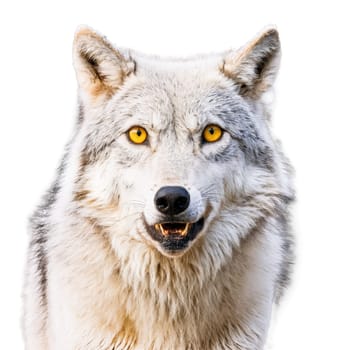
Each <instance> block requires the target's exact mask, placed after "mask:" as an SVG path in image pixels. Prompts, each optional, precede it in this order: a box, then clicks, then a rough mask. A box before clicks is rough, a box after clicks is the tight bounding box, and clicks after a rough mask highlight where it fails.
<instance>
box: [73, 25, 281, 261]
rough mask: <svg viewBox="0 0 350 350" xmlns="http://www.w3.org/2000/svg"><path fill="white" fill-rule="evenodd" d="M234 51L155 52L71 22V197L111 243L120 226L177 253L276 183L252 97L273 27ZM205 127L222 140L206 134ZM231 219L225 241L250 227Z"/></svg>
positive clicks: (264, 68) (269, 56)
mask: <svg viewBox="0 0 350 350" xmlns="http://www.w3.org/2000/svg"><path fill="white" fill-rule="evenodd" d="M231 55H232V53H226V55H225V56H224V57H223V58H222V59H221V60H220V59H218V57H211V56H210V57H197V58H194V59H189V60H171V59H169V60H164V61H158V60H156V59H153V58H152V57H144V56H141V55H138V54H136V53H130V52H129V53H127V54H125V53H124V54H122V53H120V52H119V51H115V49H113V48H112V46H111V45H110V44H108V43H107V42H106V41H105V40H104V39H102V38H100V37H99V36H97V34H95V33H94V32H91V31H89V30H86V29H84V30H82V31H80V32H78V34H77V36H76V40H75V65H76V70H77V76H78V81H79V82H80V87H81V89H82V91H81V111H82V113H81V119H82V121H81V123H82V126H81V131H80V132H81V134H82V135H83V137H82V138H83V140H82V144H81V150H80V154H81V160H80V163H81V166H80V170H79V175H78V181H77V186H76V189H75V191H76V199H77V200H78V201H79V202H80V205H81V206H82V207H83V208H84V210H85V211H86V215H87V216H88V217H90V218H91V217H93V218H95V219H96V220H97V221H98V222H99V223H100V224H101V225H102V226H104V227H108V228H109V231H110V232H111V239H112V241H113V240H115V241H117V240H118V232H121V234H122V235H125V232H128V235H129V238H130V240H131V239H132V240H138V241H140V242H143V243H144V244H147V245H150V246H152V247H155V248H156V249H158V250H159V251H160V252H161V253H162V254H165V255H168V256H175V255H176V256H178V255H182V254H184V253H185V252H186V251H187V250H188V249H190V247H191V246H192V245H193V244H195V243H196V241H197V240H198V239H199V238H200V237H201V236H202V235H205V234H208V231H209V230H210V228H212V227H213V226H215V227H216V229H215V230H217V229H218V230H219V231H225V225H227V217H228V218H229V220H230V221H231V220H234V217H235V215H234V214H233V212H237V214H239V213H240V211H241V210H242V208H240V207H241V206H242V205H241V204H240V203H241V202H242V201H243V202H244V203H245V204H244V205H243V207H244V208H245V207H247V197H249V196H250V197H253V196H254V195H255V194H256V193H259V195H260V196H263V195H264V193H266V192H267V193H269V196H270V194H271V192H277V191H278V188H277V187H278V185H277V184H274V180H273V178H272V176H271V171H273V170H274V168H275V164H274V158H273V157H274V156H273V150H272V149H273V141H272V139H271V136H270V135H269V131H268V128H267V118H266V115H264V112H265V111H264V108H263V106H259V105H258V104H257V99H259V98H260V97H261V95H262V93H263V92H265V91H266V90H267V89H268V88H269V87H270V86H271V83H272V82H273V78H274V74H275V70H276V65H277V63H278V59H279V42H278V36H277V33H276V31H274V30H270V31H267V32H265V33H264V34H263V35H262V36H260V37H259V38H258V39H257V40H256V41H255V42H254V43H251V44H250V45H249V46H248V47H245V48H243V49H241V50H240V52H239V53H238V54H236V55H235V56H232V57H231ZM210 127H211V129H210ZM213 127H214V128H213ZM133 128H139V130H138V132H139V133H140V134H141V132H142V133H144V135H140V136H141V137H144V138H145V139H144V140H143V139H142V142H138V141H137V140H136V142H134V141H133V140H132V139H131V138H130V132H131V131H132V130H133ZM135 130H136V129H135ZM208 132H209V133H210V132H212V133H214V132H216V133H220V135H219V138H218V139H215V140H214V141H212V140H210V139H206V136H205V133H208ZM136 136H137V135H136ZM214 136H216V135H214ZM137 137H139V136H137ZM257 206H258V205H257V204H255V207H257ZM259 206H261V208H260V209H261V210H262V209H263V208H264V209H265V210H267V209H268V208H265V206H266V203H264V205H261V204H259ZM254 209H255V210H256V213H255V215H257V216H258V215H259V213H258V208H254ZM232 218H233V219H232ZM253 219H256V218H255V217H254V218H253ZM220 226H221V228H220ZM236 226H237V225H235V230H233V231H232V230H231V232H230V235H231V237H230V238H229V240H230V241H231V242H238V241H239V239H240V238H241V237H244V235H245V234H246V233H247V231H248V230H249V228H250V227H239V226H237V227H236ZM248 226H249V225H248Z"/></svg>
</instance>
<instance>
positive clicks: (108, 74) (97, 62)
mask: <svg viewBox="0 0 350 350" xmlns="http://www.w3.org/2000/svg"><path fill="white" fill-rule="evenodd" d="M73 60H74V67H75V71H76V75H77V80H78V84H79V87H80V88H81V89H82V90H83V91H84V92H85V93H86V94H87V95H88V96H89V97H90V98H92V99H96V98H99V97H102V98H108V97H110V96H112V95H113V94H114V92H115V91H117V90H118V88H120V86H121V85H122V84H123V82H124V80H125V78H126V77H127V76H129V75H130V74H131V73H132V72H134V71H135V62H134V61H132V60H131V59H130V58H126V57H124V56H123V55H122V54H121V53H120V52H119V51H117V50H116V49H115V48H114V47H113V46H112V45H111V44H110V43H109V42H108V41H107V40H106V39H105V38H103V37H101V36H100V35H99V34H97V33H96V32H94V31H93V30H91V29H90V28H87V27H80V28H79V29H78V30H77V32H76V34H75V39H74V44H73Z"/></svg>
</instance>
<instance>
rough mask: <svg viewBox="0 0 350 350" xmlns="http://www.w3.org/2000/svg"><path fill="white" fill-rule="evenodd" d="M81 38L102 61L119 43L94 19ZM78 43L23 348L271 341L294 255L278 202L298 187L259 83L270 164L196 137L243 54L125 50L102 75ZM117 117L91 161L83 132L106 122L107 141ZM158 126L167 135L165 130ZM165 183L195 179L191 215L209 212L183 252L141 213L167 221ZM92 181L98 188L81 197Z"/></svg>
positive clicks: (30, 275) (32, 260)
mask: <svg viewBox="0 0 350 350" xmlns="http://www.w3.org/2000/svg"><path fill="white" fill-rule="evenodd" d="M263 35H265V34H263ZM81 38H83V39H81ZM96 40H97V42H98V45H96V44H95V43H96ZM82 42H83V44H84V45H88V46H89V45H90V46H91V47H90V46H89V50H90V51H91V52H94V50H96V53H95V54H96V55H97V57H98V58H99V59H100V60H101V62H104V60H106V59H108V57H110V55H111V52H112V51H113V50H111V48H110V46H108V47H107V49H102V51H101V47H102V48H103V47H104V45H105V43H106V42H105V40H104V39H101V38H100V37H99V36H98V35H97V34H96V33H94V32H90V31H89V30H88V29H84V30H82V31H81V32H80V33H78V34H77V39H76V44H75V47H79V45H82V44H81V43H82ZM108 45H109V44H108ZM252 45H253V44H251V46H252ZM254 45H256V43H255V44H254ZM254 45H253V46H254ZM251 46H250V47H249V50H251ZM96 47H97V48H96ZM249 50H248V51H249ZM79 52H80V51H79V50H78V51H75V64H76V67H77V75H78V81H79V82H80V99H81V100H82V106H83V109H84V116H83V121H82V122H81V123H80V125H79V127H78V128H77V131H76V133H75V135H74V137H73V140H72V142H71V143H70V145H69V148H68V153H67V157H66V158H65V161H64V170H63V171H62V173H61V175H60V176H59V177H58V180H57V181H58V184H59V186H58V187H59V190H58V191H57V193H56V197H55V201H54V202H53V203H52V205H51V207H50V210H49V211H48V212H47V213H46V214H47V215H46V216H45V217H44V219H43V220H44V223H45V225H46V226H47V232H46V234H47V236H46V238H45V239H46V241H45V244H43V247H44V249H43V252H42V254H45V259H44V261H45V266H46V275H45V276H46V280H45V285H44V286H42V282H41V283H40V282H39V280H40V275H41V272H40V271H39V270H40V269H39V268H38V260H39V257H38V256H39V254H38V253H37V252H36V251H34V250H33V248H31V249H30V252H29V259H28V270H27V281H26V286H25V293H24V295H25V319H24V324H25V339H26V349H27V350H83V349H84V350H97V349H100V350H107V349H108V350H112V349H114V350H117V349H130V350H174V349H184V350H186V349H188V350H190V349H193V350H194V349H206V350H214V349H217V350H219V349H236V350H237V349H245V350H248V349H249V350H258V349H262V348H263V345H264V342H265V338H266V335H267V331H268V327H269V321H270V313H271V310H272V306H273V304H274V302H275V301H276V298H277V294H279V292H280V286H279V285H278V283H279V282H278V278H279V275H280V273H281V269H282V268H283V266H284V265H285V264H289V258H290V257H289V256H286V255H287V252H285V251H284V244H285V241H286V239H287V238H286V237H285V236H284V234H285V233H284V230H285V227H284V226H283V224H281V220H280V212H281V211H282V212H283V213H284V215H287V206H286V204H285V203H284V202H283V201H282V200H281V197H288V198H292V196H293V191H292V187H291V181H290V173H289V172H290V170H289V167H288V165H287V162H286V161H285V159H284V157H283V155H282V153H281V152H280V151H279V146H278V144H277V142H276V141H275V140H274V139H273V138H272V137H271V135H270V131H269V122H268V118H267V115H266V112H265V111H266V110H267V109H266V108H267V106H265V105H264V104H263V103H262V102H261V101H262V100H263V96H262V92H261V84H260V85H259V91H258V92H254V94H253V93H252V94H250V95H249V96H247V97H243V99H242V101H243V100H244V99H246V100H245V102H244V103H245V104H246V105H247V106H249V108H250V109H251V111H254V113H253V114H254V118H255V121H254V123H255V125H256V127H257V128H258V129H259V130H260V131H259V132H260V134H261V135H262V138H263V139H264V141H265V142H266V143H267V144H268V145H269V147H270V148H271V149H272V150H273V154H272V157H273V168H274V170H273V171H272V170H267V169H265V168H263V167H259V166H255V165H254V164H251V163H249V162H246V161H245V158H244V154H243V153H237V155H236V157H235V158H234V159H232V160H231V161H229V162H209V161H208V160H207V158H206V157H210V155H212V154H215V153H216V152H218V151H219V150H220V149H221V148H224V147H225V146H226V145H228V144H229V143H230V142H234V141H232V139H231V138H230V137H229V135H228V134H225V135H224V137H223V138H222V139H221V140H220V141H219V142H218V143H216V144H212V145H204V146H200V145H199V142H196V139H195V137H197V136H196V135H199V131H200V130H201V128H203V126H205V125H207V124H208V123H216V122H217V123H220V120H219V119H220V118H218V117H217V116H215V115H211V116H209V117H208V116H205V115H199V113H197V111H196V109H195V107H194V106H196V104H195V103H194V101H197V100H200V99H201V96H204V95H205V93H206V92H207V91H208V90H209V89H211V88H212V87H220V88H222V89H231V90H232V91H237V93H238V90H239V89H238V87H237V86H236V85H235V81H234V78H235V76H234V73H232V74H231V75H232V76H230V74H228V75H225V69H226V70H227V69H229V65H230V64H233V63H232V62H231V63H229V62H228V63H227V62H226V68H225V69H222V65H223V62H224V59H225V55H213V56H209V57H204V56H203V57H196V58H193V59H188V60H172V59H168V60H163V61H162V60H160V59H155V58H150V57H143V56H141V55H138V54H136V53H130V54H129V53H128V54H125V53H124V55H123V56H122V55H121V54H120V56H118V58H115V63H114V61H113V60H112V63H111V65H105V66H103V69H104V73H105V75H106V77H105V80H104V81H103V84H102V85H103V86H102V85H99V86H97V87H96V84H100V81H97V82H96V79H97V78H96V76H95V77H91V76H90V75H89V74H90V73H89V69H87V68H86V63H82V62H81V58H80V57H79ZM112 54H113V53H112ZM248 54H250V51H249V52H248V53H247V55H248ZM118 55H119V53H118ZM129 55H130V57H132V60H133V61H136V65H133V64H131V63H130V62H131V61H130V60H131V58H130V57H129ZM230 55H231V56H232V55H233V54H232V53H230ZM230 55H229V56H230ZM233 56H234V55H233ZM124 59H125V61H123V60H124ZM240 60H241V58H240ZM251 61H254V57H253V58H252V57H250V61H249V62H250V63H249V64H253V63H252V62H251ZM108 62H109V63H110V62H111V60H109V61H108ZM82 65H83V66H82ZM116 66H118V67H116ZM106 67H107V68H106ZM113 67H115V71H113ZM135 67H136V68H135ZM220 67H221V68H220ZM236 68H237V67H236V66H235V68H234V69H236ZM273 68H274V69H275V67H273ZM132 69H135V71H134V72H133V71H132ZM231 69H232V68H231ZM107 70H108V72H107ZM251 71H252V69H250V70H249V75H251V74H252V73H251ZM106 72H107V73H106ZM232 72H233V70H232ZM113 74H114V75H113ZM118 74H120V76H118V77H117V75H118ZM239 74H240V78H241V77H242V76H243V75H244V72H243V73H242V71H240V73H239ZM122 75H123V76H122ZM269 79H270V75H269ZM108 84H110V85H108ZM92 85H93V87H91V86H92ZM105 85H108V86H107V87H106V86H105ZM140 85H141V87H139V86H140ZM252 85H253V83H252ZM270 85H271V84H270V83H269V86H268V88H270ZM133 89H139V92H138V94H137V95H135V96H137V100H136V101H134V100H133V99H130V98H129V100H128V102H127V104H126V102H124V100H125V98H126V97H123V96H125V95H127V94H128V93H129V92H130V91H134V90H133ZM135 98H136V97H135ZM202 102H203V101H202ZM242 103H243V102H242ZM136 104H137V106H142V108H141V109H140V108H139V107H137V108H136V107H135V105H136ZM174 106H175V107H174ZM134 107H135V108H134ZM174 108H175V110H176V113H175V112H174ZM128 110H132V111H133V115H132V117H130V118H129V119H127V118H125V115H126V114H127V112H128ZM174 113H175V114H176V115H175V116H174ZM174 118H175V119H174ZM208 118H209V119H208ZM174 120H175V121H176V122H175V124H176V125H175V129H173V126H174ZM118 123H123V127H122V130H121V131H120V133H117V134H116V135H115V138H116V139H117V141H116V142H117V144H116V146H115V148H113V147H112V148H107V149H106V150H103V151H101V157H99V158H98V159H97V160H96V161H94V162H91V163H89V164H87V165H85V166H84V167H82V164H81V160H82V153H83V151H84V147H85V146H86V139H87V136H88V135H90V136H91V135H94V134H93V133H94V132H95V131H94V130H97V128H98V130H99V131H98V132H99V133H100V134H101V135H107V136H103V137H101V136H99V135H97V136H96V139H98V138H100V139H101V140H102V139H103V140H104V139H106V137H111V135H110V133H111V132H112V130H114V129H113V128H112V127H111V125H113V126H115V125H116V124H118ZM97 125H98V126H97ZM132 125H147V126H148V130H149V138H150V145H149V146H136V145H132V144H130V143H129V142H128V140H127V137H126V135H125V134H124V132H125V131H126V130H127V129H128V128H129V127H131V126H132ZM116 130H117V129H116ZM118 130H119V129H118ZM159 130H161V132H164V133H166V137H164V138H163V139H160V138H159V137H158V135H159ZM167 130H168V132H167ZM172 130H176V135H175V134H174V133H173V131H172ZM118 132H119V131H118ZM188 133H191V135H194V136H193V138H194V141H193V140H192V141H190V140H189V139H188V137H187V135H188ZM92 140H94V139H93V138H92ZM91 142H92V143H94V141H91ZM96 142H97V141H96ZM90 146H91V144H90ZM92 146H93V145H92ZM121 148H126V149H127V152H130V153H128V154H129V158H130V157H131V158H132V159H134V162H132V164H131V165H130V164H128V165H127V166H122V165H120V164H121V163H120V162H119V161H120V157H122V156H123V154H124V155H125V153H123V151H122V150H121ZM129 161H130V160H129ZM125 162H127V160H125ZM233 173H234V175H232V174H233ZM166 185H179V186H184V187H186V189H188V191H189V193H190V195H191V205H190V208H189V209H188V210H189V215H190V216H191V218H192V219H193V221H196V220H198V219H199V218H200V217H201V216H203V215H205V217H206V221H205V227H204V229H203V231H202V232H201V233H200V235H199V237H198V238H196V239H195V240H194V241H193V242H192V244H191V245H190V246H189V248H188V249H187V250H186V251H184V252H183V253H182V254H179V256H176V257H171V256H168V255H167V254H166V252H164V251H162V248H161V247H160V246H159V245H158V243H157V242H155V241H153V240H152V239H151V238H150V237H149V235H148V233H147V232H146V231H145V229H144V225H143V222H142V217H143V216H144V217H145V219H146V221H147V223H148V224H150V225H154V224H155V223H157V220H159V213H158V212H157V211H156V209H155V208H154V204H153V198H154V195H155V192H156V191H157V190H158V189H159V188H160V187H162V186H166ZM82 191H88V192H87V194H86V196H83V198H80V199H79V200H77V199H76V194H77V193H79V192H80V193H81V192H82ZM248 198H249V199H248ZM41 210H43V209H41ZM36 234H37V233H35V232H33V237H35V236H36ZM33 246H34V244H33ZM43 288H46V293H45V300H43V299H41V297H42V293H43V292H42V289H43Z"/></svg>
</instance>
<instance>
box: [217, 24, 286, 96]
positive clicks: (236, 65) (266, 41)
mask: <svg viewBox="0 0 350 350" xmlns="http://www.w3.org/2000/svg"><path fill="white" fill-rule="evenodd" d="M280 54H281V49H280V41H279V36H278V32H277V30H276V29H274V28H270V29H267V30H265V31H264V32H262V33H261V34H260V35H258V36H257V37H256V38H255V39H254V40H252V41H251V42H249V43H248V44H247V45H246V46H244V47H243V48H241V49H239V50H238V51H237V52H234V53H231V54H229V55H228V56H227V57H226V58H225V59H224V63H223V65H222V67H221V71H222V73H223V74H224V75H226V76H227V77H228V78H231V79H233V80H234V81H235V82H236V84H237V85H238V86H239V92H240V94H241V95H242V96H248V97H250V98H253V99H257V98H259V97H260V96H261V94H262V93H264V92H265V91H267V90H268V89H269V88H270V87H271V86H272V85H273V83H274V81H275V78H276V75H277V72H278V68H279V62H280Z"/></svg>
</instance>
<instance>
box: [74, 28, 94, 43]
mask: <svg viewBox="0 0 350 350" xmlns="http://www.w3.org/2000/svg"><path fill="white" fill-rule="evenodd" d="M86 36H90V37H91V36H97V33H96V31H95V30H94V29H92V28H91V27H89V26H87V25H85V24H81V25H79V26H78V27H77V29H76V30H75V34H74V42H77V41H78V40H79V39H80V38H82V37H86Z"/></svg>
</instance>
